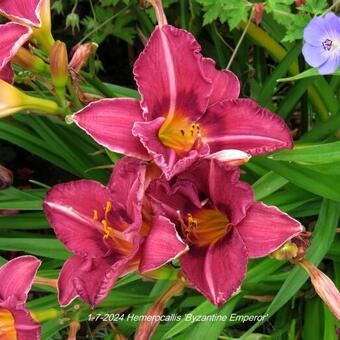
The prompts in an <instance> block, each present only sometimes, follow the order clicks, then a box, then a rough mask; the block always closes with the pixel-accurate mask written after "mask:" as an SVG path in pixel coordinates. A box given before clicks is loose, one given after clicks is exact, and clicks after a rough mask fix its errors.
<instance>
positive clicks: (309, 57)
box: [302, 43, 330, 67]
mask: <svg viewBox="0 0 340 340" xmlns="http://www.w3.org/2000/svg"><path fill="white" fill-rule="evenodd" d="M302 54H303V56H304V58H305V60H306V62H307V63H308V64H309V65H310V66H313V67H318V66H320V65H322V64H324V63H325V62H326V61H327V60H328V58H329V57H330V53H329V52H328V51H324V49H323V47H322V46H321V45H319V46H312V45H310V44H308V43H306V44H304V45H303V48H302Z"/></svg>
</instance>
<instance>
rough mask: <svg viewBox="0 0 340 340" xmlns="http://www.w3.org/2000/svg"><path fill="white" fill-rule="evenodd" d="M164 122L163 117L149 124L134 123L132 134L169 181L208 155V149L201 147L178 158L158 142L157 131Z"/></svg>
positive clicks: (204, 146)
mask: <svg viewBox="0 0 340 340" xmlns="http://www.w3.org/2000/svg"><path fill="white" fill-rule="evenodd" d="M164 120H165V119H164V118H163V117H158V118H156V119H155V120H152V121H149V122H136V123H135V124H134V127H133V134H134V136H138V137H139V138H140V141H141V143H142V144H143V145H144V147H145V148H146V149H147V151H148V153H149V154H150V155H151V156H152V157H153V160H154V162H155V163H156V164H157V166H158V167H159V168H160V169H161V170H162V171H163V173H164V175H165V177H166V178H167V179H170V178H172V177H173V176H175V175H176V174H179V173H181V172H182V171H184V170H185V169H187V168H189V167H190V166H191V165H192V164H194V162H195V161H196V160H197V159H198V158H199V157H204V156H206V155H208V154H209V147H208V146H207V145H203V146H202V147H200V148H199V149H198V150H194V149H193V150H191V151H189V152H188V153H187V155H185V156H184V157H183V158H180V157H179V156H178V155H177V154H176V152H175V151H174V150H173V149H171V148H167V147H165V146H164V145H163V144H162V143H161V141H160V140H159V137H158V131H159V128H160V127H161V126H162V124H163V122H164Z"/></svg>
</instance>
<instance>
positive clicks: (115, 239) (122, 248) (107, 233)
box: [93, 201, 132, 255]
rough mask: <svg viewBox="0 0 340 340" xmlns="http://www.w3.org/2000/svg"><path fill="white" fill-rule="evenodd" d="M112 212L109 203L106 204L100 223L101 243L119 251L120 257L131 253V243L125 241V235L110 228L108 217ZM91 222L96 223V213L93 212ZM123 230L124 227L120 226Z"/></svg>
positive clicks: (95, 211)
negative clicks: (103, 216)
mask: <svg viewBox="0 0 340 340" xmlns="http://www.w3.org/2000/svg"><path fill="white" fill-rule="evenodd" d="M111 210H112V204H111V202H110V201H107V202H106V206H105V218H104V219H102V220H101V221H100V223H101V224H102V232H103V234H104V235H103V241H104V243H106V245H107V246H108V247H109V248H114V250H116V251H119V252H120V253H121V254H122V255H129V254H130V253H131V251H132V243H131V242H130V241H129V240H128V239H127V237H126V236H125V234H124V233H123V232H121V231H120V230H118V229H117V228H114V227H113V226H111V224H110V222H109V218H108V215H109V213H110V211H111ZM93 220H94V221H98V211H97V210H96V209H95V210H93ZM122 227H123V229H125V227H126V226H122Z"/></svg>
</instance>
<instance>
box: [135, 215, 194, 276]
mask: <svg viewBox="0 0 340 340" xmlns="http://www.w3.org/2000/svg"><path fill="white" fill-rule="evenodd" d="M188 249H189V248H188V246H187V245H186V244H185V243H184V242H183V241H182V239H181V237H180V236H179V234H178V233H177V231H176V226H175V225H174V224H173V223H172V222H171V221H170V220H169V219H167V218H166V217H164V216H156V217H154V218H153V220H152V225H151V228H150V232H149V234H148V236H147V237H146V239H145V241H144V243H143V246H142V254H141V257H142V258H141V263H140V265H139V271H140V272H141V273H144V272H147V271H150V270H155V269H157V268H159V267H161V266H163V265H164V264H166V263H167V262H170V261H172V260H174V259H176V258H177V257H179V256H180V255H181V254H183V253H184V252H185V251H186V250H188Z"/></svg>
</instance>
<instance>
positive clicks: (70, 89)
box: [65, 79, 83, 114]
mask: <svg viewBox="0 0 340 340" xmlns="http://www.w3.org/2000/svg"><path fill="white" fill-rule="evenodd" d="M67 89H68V92H69V94H70V96H71V101H72V104H73V105H74V107H75V109H76V110H77V111H78V110H81V109H82V108H83V105H82V104H81V102H80V100H79V98H78V96H77V93H76V91H75V89H74V86H73V84H72V82H71V81H70V79H69V80H68V82H67ZM65 114H68V113H65Z"/></svg>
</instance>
